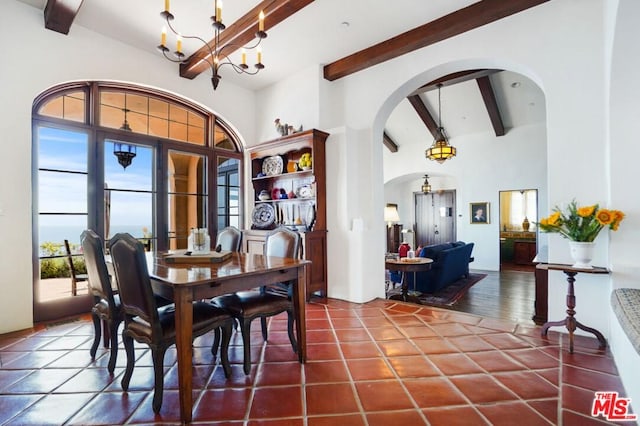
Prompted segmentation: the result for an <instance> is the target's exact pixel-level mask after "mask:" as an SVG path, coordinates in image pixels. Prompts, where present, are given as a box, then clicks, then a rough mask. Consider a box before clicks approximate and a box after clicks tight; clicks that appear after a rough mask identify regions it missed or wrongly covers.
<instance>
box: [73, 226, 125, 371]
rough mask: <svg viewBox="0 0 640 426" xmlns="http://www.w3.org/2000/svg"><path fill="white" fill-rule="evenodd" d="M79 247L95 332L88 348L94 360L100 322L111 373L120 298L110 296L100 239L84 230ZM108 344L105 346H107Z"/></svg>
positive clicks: (115, 348)
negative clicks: (109, 349)
mask: <svg viewBox="0 0 640 426" xmlns="http://www.w3.org/2000/svg"><path fill="white" fill-rule="evenodd" d="M80 244H81V245H82V251H83V253H84V261H85V264H86V265H87V275H88V277H89V291H90V292H91V295H92V296H93V301H94V305H93V308H91V317H92V319H93V327H94V329H95V337H94V339H93V345H92V346H91V351H90V353H91V357H92V358H95V356H96V351H97V350H98V345H99V344H100V337H101V330H102V327H101V322H104V324H105V325H106V326H105V330H104V342H105V347H110V348H111V354H110V355H109V365H108V370H109V373H112V374H113V371H114V369H115V366H116V359H117V357H118V327H119V326H120V323H122V321H123V320H124V315H123V313H122V309H121V306H120V298H119V297H118V295H117V294H114V292H113V289H112V287H111V277H109V271H108V269H107V264H106V261H105V257H104V250H103V247H104V245H103V241H102V239H101V238H100V237H99V236H98V234H96V233H95V232H93V231H92V230H90V229H88V230H86V231H83V232H82V234H81V235H80ZM107 342H109V343H107Z"/></svg>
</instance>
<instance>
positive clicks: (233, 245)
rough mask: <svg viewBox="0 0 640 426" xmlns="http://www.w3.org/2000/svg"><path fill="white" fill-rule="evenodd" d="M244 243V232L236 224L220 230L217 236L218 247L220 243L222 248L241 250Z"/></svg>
mask: <svg viewBox="0 0 640 426" xmlns="http://www.w3.org/2000/svg"><path fill="white" fill-rule="evenodd" d="M241 243H242V232H241V231H240V230H239V229H238V228H236V227H235V226H227V227H226V228H222V229H221V230H220V231H218V236H217V237H216V247H217V246H218V245H219V246H220V247H221V248H222V250H226V251H236V252H237V251H240V244H241Z"/></svg>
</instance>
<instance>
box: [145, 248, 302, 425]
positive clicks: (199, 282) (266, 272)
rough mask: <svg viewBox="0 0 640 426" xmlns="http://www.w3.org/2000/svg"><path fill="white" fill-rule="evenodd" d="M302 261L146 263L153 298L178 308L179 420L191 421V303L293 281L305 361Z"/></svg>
mask: <svg viewBox="0 0 640 426" xmlns="http://www.w3.org/2000/svg"><path fill="white" fill-rule="evenodd" d="M310 263H311V262H309V261H308V260H302V259H289V258H281V257H271V256H263V255H259V254H247V253H233V254H232V256H231V258H229V259H227V260H224V261H223V262H220V263H202V262H195V261H194V263H170V262H168V261H167V260H166V259H165V257H164V256H163V255H162V254H160V255H156V256H149V257H148V258H147V264H148V268H149V275H150V277H151V282H152V286H153V290H154V292H155V293H157V294H159V295H161V296H163V297H166V298H168V299H171V300H173V301H174V303H175V305H176V350H177V362H178V384H179V395H180V418H181V420H182V422H184V423H190V422H191V418H192V408H193V395H192V355H193V347H192V340H193V333H192V325H193V310H192V308H191V304H192V302H193V301H196V300H202V299H209V298H212V297H215V296H220V295H223V294H229V293H234V292H237V291H241V290H247V289H251V288H255V287H259V286H261V285H268V284H274V283H279V282H285V281H289V282H291V283H292V287H293V305H294V314H295V320H296V321H295V323H296V334H297V337H298V360H299V361H300V362H301V363H304V362H305V361H306V356H307V346H306V326H305V309H304V306H305V300H306V294H305V282H306V273H307V271H306V270H307V265H309V264H310Z"/></svg>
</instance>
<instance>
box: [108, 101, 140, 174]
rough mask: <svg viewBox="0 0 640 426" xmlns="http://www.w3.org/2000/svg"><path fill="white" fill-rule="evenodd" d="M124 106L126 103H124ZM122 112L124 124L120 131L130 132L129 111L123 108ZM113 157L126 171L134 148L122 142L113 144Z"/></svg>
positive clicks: (133, 153) (131, 159) (133, 155)
mask: <svg viewBox="0 0 640 426" xmlns="http://www.w3.org/2000/svg"><path fill="white" fill-rule="evenodd" d="M125 104H126V101H125ZM122 111H123V112H124V122H123V123H122V126H120V130H124V131H126V132H131V131H132V130H131V126H129V122H128V121H127V113H128V112H129V110H128V109H127V108H126V105H125V107H124V108H123V109H122ZM113 155H115V156H116V157H117V158H118V163H120V165H121V166H122V168H123V169H126V168H127V166H130V165H131V161H133V157H135V156H136V146H135V145H129V144H126V143H122V142H115V143H114V144H113Z"/></svg>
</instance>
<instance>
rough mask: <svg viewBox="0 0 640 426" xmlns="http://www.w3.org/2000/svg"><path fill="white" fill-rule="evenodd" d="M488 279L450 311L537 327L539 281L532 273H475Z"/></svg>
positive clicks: (504, 269)
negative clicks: (481, 274)
mask: <svg viewBox="0 0 640 426" xmlns="http://www.w3.org/2000/svg"><path fill="white" fill-rule="evenodd" d="M473 272H479V273H484V274H487V277H486V278H484V279H482V280H481V281H480V282H478V283H477V284H475V285H474V286H473V287H471V288H470V289H469V291H468V292H467V294H465V295H464V296H463V297H462V298H461V299H460V300H459V301H458V303H456V304H455V305H453V306H451V307H449V308H447V309H450V310H454V311H459V312H466V313H469V314H474V315H480V316H484V317H488V318H498V319H502V320H507V321H514V322H518V323H520V324H530V325H534V322H533V320H532V319H531V317H533V314H534V306H533V303H534V300H535V279H534V273H533V269H531V271H517V270H509V269H506V268H503V270H501V271H500V272H496V271H481V270H473Z"/></svg>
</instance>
